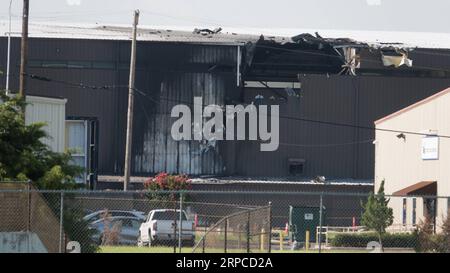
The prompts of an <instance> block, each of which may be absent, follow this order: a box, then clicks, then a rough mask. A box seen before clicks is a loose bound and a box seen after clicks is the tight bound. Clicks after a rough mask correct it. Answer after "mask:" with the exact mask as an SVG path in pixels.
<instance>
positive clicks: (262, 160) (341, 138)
mask: <svg viewBox="0 0 450 273" xmlns="http://www.w3.org/2000/svg"><path fill="white" fill-rule="evenodd" d="M301 82H302V91H301V92H300V98H295V97H289V99H288V101H287V102H284V101H280V100H279V99H276V100H270V99H269V98H270V97H276V96H274V94H273V93H272V91H270V90H268V89H254V88H247V89H246V90H245V100H246V102H247V103H250V102H252V101H254V100H255V97H256V96H257V95H263V96H264V98H265V103H270V104H279V105H280V116H281V118H280V142H281V144H280V147H279V150H278V151H277V152H276V153H267V152H260V151H259V143H257V142H245V143H241V144H240V145H239V149H238V151H239V153H238V158H239V162H238V165H237V169H238V172H239V174H240V175H249V176H255V175H259V176H286V175H288V159H289V158H298V159H305V160H306V165H305V174H304V176H306V177H314V176H317V175H323V176H325V177H327V178H342V177H346V178H362V179H367V178H373V172H374V170H373V169H374V145H373V144H372V141H373V140H374V131H373V130H367V129H361V128H355V127H351V126H348V127H347V126H337V125H330V124H323V123H319V122H307V121H299V120H295V118H300V119H309V120H315V121H326V122H331V123H339V124H349V125H356V126H364V127H373V122H374V121H375V120H377V119H379V118H381V117H383V116H386V115H388V114H390V113H393V112H395V111H397V110H400V109H402V108H404V107H406V106H408V105H410V104H412V103H414V102H417V101H418V100H421V99H424V98H426V97H428V96H430V95H432V94H434V93H436V92H439V91H441V90H443V89H445V88H447V87H448V86H450V79H424V78H394V77H369V76H359V77H350V76H321V75H308V76H304V77H302V78H301ZM277 91H278V92H280V93H283V92H284V93H285V95H286V92H285V91H284V90H277ZM286 96H287V95H286ZM285 117H292V118H293V119H287V118H285Z"/></svg>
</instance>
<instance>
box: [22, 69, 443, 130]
mask: <svg viewBox="0 0 450 273" xmlns="http://www.w3.org/2000/svg"><path fill="white" fill-rule="evenodd" d="M26 76H28V77H30V78H31V79H34V80H39V81H45V82H56V83H60V84H66V85H69V86H71V87H76V88H82V89H92V90H109V89H114V88H125V87H126V88H128V86H116V85H111V86H93V85H85V84H83V83H78V84H77V83H72V82H65V81H60V80H52V79H51V78H47V77H42V76H36V75H31V74H26ZM134 90H135V91H137V93H138V94H141V95H143V94H145V95H143V96H144V97H146V98H150V97H148V96H147V94H146V93H148V92H143V91H142V90H139V89H137V88H134ZM151 100H152V101H153V102H154V103H159V102H158V101H156V100H154V99H153V98H152V99H151ZM160 100H166V101H173V102H175V103H177V104H180V103H184V104H186V105H194V106H195V104H194V102H187V101H182V100H178V99H177V100H175V99H169V98H160ZM198 106H200V105H198ZM201 106H203V107H206V106H209V105H205V104H202V105H201ZM221 108H222V109H223V107H221ZM274 117H276V116H274ZM278 118H280V119H286V120H293V121H301V122H308V123H315V124H320V125H328V126H336V127H347V128H354V129H364V130H371V131H383V132H391V133H399V134H409V135H419V136H429V134H426V133H421V132H414V131H405V130H395V129H386V128H378V127H371V126H362V125H354V124H348V123H340V122H332V121H324V120H315V119H308V118H299V117H292V116H281V115H280V116H278ZM433 136H435V137H439V138H449V139H450V136H448V135H433Z"/></svg>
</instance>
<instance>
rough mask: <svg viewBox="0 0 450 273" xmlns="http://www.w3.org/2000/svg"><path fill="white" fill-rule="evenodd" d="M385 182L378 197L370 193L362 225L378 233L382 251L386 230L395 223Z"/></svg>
mask: <svg viewBox="0 0 450 273" xmlns="http://www.w3.org/2000/svg"><path fill="white" fill-rule="evenodd" d="M384 182H385V181H384V180H383V181H382V182H381V185H380V188H379V189H378V193H377V195H374V194H373V193H370V195H369V198H368V200H367V203H366V204H365V206H364V214H363V216H362V224H363V225H364V226H366V227H367V228H369V229H371V230H373V231H375V232H376V233H377V235H378V241H379V243H380V245H381V247H382V249H383V242H382V237H383V235H384V234H385V233H386V228H387V227H389V226H390V225H392V223H393V222H394V215H393V211H392V208H390V207H389V206H388V204H389V201H390V200H389V199H387V198H386V197H385V194H384Z"/></svg>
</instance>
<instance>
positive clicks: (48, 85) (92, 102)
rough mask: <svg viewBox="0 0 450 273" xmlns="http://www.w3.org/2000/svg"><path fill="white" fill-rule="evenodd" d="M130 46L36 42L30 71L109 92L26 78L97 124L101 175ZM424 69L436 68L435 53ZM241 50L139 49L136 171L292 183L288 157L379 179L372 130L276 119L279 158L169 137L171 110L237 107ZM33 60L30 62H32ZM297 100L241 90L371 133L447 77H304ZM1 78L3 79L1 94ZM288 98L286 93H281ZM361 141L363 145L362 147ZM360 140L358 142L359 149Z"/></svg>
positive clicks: (119, 127) (117, 153)
mask: <svg viewBox="0 0 450 273" xmlns="http://www.w3.org/2000/svg"><path fill="white" fill-rule="evenodd" d="M129 46H130V45H129V42H127V41H96V40H68V39H36V38H33V39H31V40H30V70H29V71H30V73H34V74H37V75H39V76H45V77H48V78H51V79H54V80H59V81H67V82H74V83H80V82H81V83H84V84H88V85H96V86H111V85H115V86H116V87H115V88H110V89H108V90H91V89H81V88H78V87H74V86H68V85H67V84H61V83H57V82H54V81H53V82H45V81H38V80H31V79H29V85H28V92H29V93H30V94H35V95H44V96H53V97H65V98H67V99H68V103H67V108H66V110H67V116H83V117H96V118H98V120H99V126H100V132H99V134H100V135H99V137H100V141H99V145H100V146H99V174H116V175H121V174H122V173H123V155H124V146H125V141H124V139H125V138H124V136H125V128H126V126H125V125H126V107H127V88H126V87H124V86H126V85H127V84H128V69H127V66H128V63H129V51H130V50H129ZM12 48H13V50H12V68H13V70H12V74H13V75H12V90H17V87H18V69H19V66H18V64H19V55H18V54H19V48H20V41H19V40H18V39H16V38H14V39H13V47H12ZM435 53H436V54H435V55H428V56H429V60H428V62H426V59H423V58H422V59H421V60H420V64H421V65H423V66H426V65H430V66H431V65H433V64H440V66H443V65H444V64H442V63H441V62H440V61H439V59H440V58H442V56H440V55H438V53H439V52H435ZM236 57H237V52H236V47H235V46H217V45H216V46H213V45H210V46H206V45H193V44H177V43H139V44H138V64H137V88H138V89H139V90H140V92H137V93H136V104H135V123H134V138H133V174H134V175H148V174H150V173H153V172H160V171H168V172H174V173H180V172H181V173H189V174H193V175H198V174H225V175H244V176H286V175H288V164H287V160H288V159H289V158H301V159H305V160H306V166H305V174H304V175H305V176H308V177H310V176H316V175H324V176H326V177H329V178H373V168H374V164H373V163H374V147H373V144H371V140H372V139H373V138H374V133H373V131H370V130H364V129H357V128H351V127H342V126H332V125H324V124H320V123H311V122H304V121H297V120H293V119H283V118H282V119H281V120H280V141H281V145H280V147H279V150H278V151H276V152H260V150H259V148H260V143H259V142H249V141H236V142H229V141H227V142H222V143H219V144H218V145H216V146H214V147H213V149H205V147H204V145H203V146H202V145H200V144H199V143H197V142H187V141H185V142H174V141H173V140H172V139H171V138H170V135H169V133H170V126H169V125H170V124H171V122H172V121H173V119H170V118H169V116H170V109H171V108H172V106H173V105H174V104H178V103H187V104H188V103H192V102H193V101H192V98H193V96H195V95H202V96H203V97H204V101H203V103H204V104H210V103H217V104H224V103H226V104H231V103H240V101H242V100H241V94H240V90H239V89H238V88H237V87H236ZM37 60H47V61H48V60H50V61H77V62H83V61H87V62H98V63H99V64H101V63H106V64H108V65H107V66H111V64H112V65H113V66H112V67H108V68H103V69H101V68H92V67H90V68H74V67H71V68H70V67H53V68H50V67H38V66H36V65H33V64H34V61H37ZM31 61H33V62H31ZM0 70H2V71H6V38H4V37H2V38H0ZM301 81H302V92H301V97H300V98H294V97H289V99H288V101H287V102H282V101H272V100H268V98H270V97H271V96H272V95H273V93H272V92H271V91H270V90H267V89H250V88H247V89H245V90H244V93H243V94H244V96H243V97H244V99H243V100H244V101H245V102H246V103H250V102H252V101H254V98H255V96H256V95H258V94H261V95H263V96H264V97H265V98H266V100H268V101H266V102H267V103H271V104H279V105H280V111H281V113H280V115H281V116H290V117H300V118H308V119H314V120H324V121H331V122H337V123H349V124H354V125H361V126H372V125H373V121H374V120H376V119H378V118H381V117H383V116H385V115H387V114H390V113H392V112H394V111H397V110H399V109H401V108H403V107H405V106H407V105H409V104H412V103H414V102H416V101H417V100H420V99H423V98H425V97H427V96H429V95H431V94H433V93H436V92H438V91H440V90H442V89H444V88H446V87H448V86H450V79H437V78H435V79H426V78H399V77H369V76H362V77H361V76H360V77H353V78H352V77H346V76H342V77H337V76H330V77H327V76H306V77H304V78H302V80H301ZM4 84H5V73H4V74H3V75H0V88H3V87H4ZM278 91H279V92H284V91H283V90H278ZM359 142H363V143H359ZM355 143H358V144H355Z"/></svg>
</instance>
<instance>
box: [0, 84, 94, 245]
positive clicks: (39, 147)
mask: <svg viewBox="0 0 450 273" xmlns="http://www.w3.org/2000/svg"><path fill="white" fill-rule="evenodd" d="M25 106H26V102H25V100H24V99H23V98H21V97H20V96H11V97H10V96H7V95H6V94H5V92H0V181H11V182H13V181H21V182H25V181H32V182H33V185H35V186H36V187H37V188H38V189H41V190H75V189H79V188H80V187H82V186H80V184H77V183H76V181H75V179H76V177H78V176H79V175H80V174H81V173H82V172H83V168H80V167H78V166H75V165H73V164H72V156H71V152H70V151H68V152H65V153H55V152H53V151H51V150H50V148H49V147H48V146H47V145H45V144H44V143H43V142H42V140H43V139H44V138H47V137H49V136H48V135H47V133H46V132H45V130H44V129H43V127H44V126H45V123H34V124H29V125H27V124H26V123H25V117H24V112H23V109H24V108H25ZM42 195H43V197H44V198H45V199H46V200H47V203H48V205H49V207H50V208H51V209H52V210H53V212H54V213H55V215H59V211H60V196H59V195H57V194H54V193H44V194H42ZM73 197H74V196H73V194H67V195H66V196H65V209H64V219H63V220H64V230H65V232H66V235H67V236H68V237H69V239H70V240H72V241H78V242H79V243H80V244H81V247H82V252H95V251H96V250H97V247H96V245H95V244H94V243H93V242H92V240H91V238H92V232H93V231H92V230H90V229H89V228H88V223H87V222H86V221H84V220H83V216H84V215H83V213H84V212H83V210H82V207H81V206H80V205H79V204H78V203H77V201H76V200H75V198H73Z"/></svg>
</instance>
